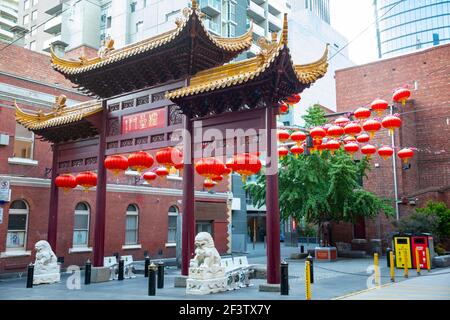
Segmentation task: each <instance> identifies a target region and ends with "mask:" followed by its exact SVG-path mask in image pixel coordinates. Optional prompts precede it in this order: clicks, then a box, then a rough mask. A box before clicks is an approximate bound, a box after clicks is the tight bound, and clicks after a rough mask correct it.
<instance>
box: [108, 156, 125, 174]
mask: <svg viewBox="0 0 450 320" xmlns="http://www.w3.org/2000/svg"><path fill="white" fill-rule="evenodd" d="M105 168H106V169H108V170H111V171H112V172H113V173H114V175H115V176H118V175H119V173H120V171H125V170H127V169H128V159H127V158H125V157H124V156H109V157H106V159H105Z"/></svg>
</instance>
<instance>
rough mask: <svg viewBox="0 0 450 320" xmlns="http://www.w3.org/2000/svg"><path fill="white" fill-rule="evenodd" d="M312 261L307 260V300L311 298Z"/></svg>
mask: <svg viewBox="0 0 450 320" xmlns="http://www.w3.org/2000/svg"><path fill="white" fill-rule="evenodd" d="M310 268H311V263H310V262H309V261H306V262H305V288H306V300H311V279H310Z"/></svg>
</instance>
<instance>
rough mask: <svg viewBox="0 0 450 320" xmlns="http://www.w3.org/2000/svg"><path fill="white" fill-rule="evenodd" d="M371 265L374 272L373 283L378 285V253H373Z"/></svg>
mask: <svg viewBox="0 0 450 320" xmlns="http://www.w3.org/2000/svg"><path fill="white" fill-rule="evenodd" d="M373 266H374V272H375V285H376V286H380V285H381V284H380V266H379V265H378V253H374V254H373Z"/></svg>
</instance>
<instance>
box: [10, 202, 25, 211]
mask: <svg viewBox="0 0 450 320" xmlns="http://www.w3.org/2000/svg"><path fill="white" fill-rule="evenodd" d="M9 208H10V209H24V210H26V209H27V205H26V203H25V202H24V201H22V200H16V201H14V202H13V203H11V206H10V207H9Z"/></svg>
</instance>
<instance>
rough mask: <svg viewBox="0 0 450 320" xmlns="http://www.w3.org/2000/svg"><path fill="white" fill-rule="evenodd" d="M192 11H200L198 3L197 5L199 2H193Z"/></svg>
mask: <svg viewBox="0 0 450 320" xmlns="http://www.w3.org/2000/svg"><path fill="white" fill-rule="evenodd" d="M191 6H192V9H193V10H197V9H198V3H197V0H192V5H191Z"/></svg>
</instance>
